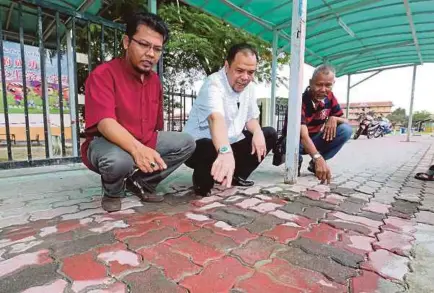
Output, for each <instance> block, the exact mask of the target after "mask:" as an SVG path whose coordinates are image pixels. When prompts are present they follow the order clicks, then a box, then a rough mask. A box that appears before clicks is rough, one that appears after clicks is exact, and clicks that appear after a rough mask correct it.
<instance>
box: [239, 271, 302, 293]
mask: <svg viewBox="0 0 434 293" xmlns="http://www.w3.org/2000/svg"><path fill="white" fill-rule="evenodd" d="M235 288H236V289H240V290H243V292H249V293H264V292H270V293H271V292H272V293H304V292H305V291H302V290H300V289H296V288H293V287H289V286H285V285H283V284H280V283H278V282H275V281H273V280H272V279H271V278H270V277H269V276H267V275H266V274H262V273H258V272H256V273H255V274H254V275H253V276H252V277H251V278H248V279H245V280H242V281H241V282H238V284H237V285H236V286H235Z"/></svg>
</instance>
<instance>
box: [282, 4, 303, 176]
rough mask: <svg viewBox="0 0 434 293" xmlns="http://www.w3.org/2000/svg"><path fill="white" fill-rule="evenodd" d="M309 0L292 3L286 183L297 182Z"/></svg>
mask: <svg viewBox="0 0 434 293" xmlns="http://www.w3.org/2000/svg"><path fill="white" fill-rule="evenodd" d="M306 9H307V0H294V1H293V3H292V28H291V34H292V35H291V37H292V38H291V65H290V71H291V80H290V83H291V87H290V94H289V100H288V119H287V135H286V160H285V165H286V167H285V178H284V181H285V183H289V184H295V183H297V176H298V156H299V148H300V126H301V125H300V123H301V105H302V98H301V96H302V92H303V89H302V87H303V65H304V52H305V41H306Z"/></svg>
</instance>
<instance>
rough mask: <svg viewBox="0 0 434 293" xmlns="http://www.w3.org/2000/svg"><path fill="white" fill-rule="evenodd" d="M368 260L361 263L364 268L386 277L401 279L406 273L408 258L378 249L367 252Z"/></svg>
mask: <svg viewBox="0 0 434 293" xmlns="http://www.w3.org/2000/svg"><path fill="white" fill-rule="evenodd" d="M368 258H369V260H368V261H367V262H365V263H362V265H361V267H362V268H363V269H365V270H369V271H374V272H376V273H378V274H379V275H380V276H383V277H384V278H388V279H396V280H400V281H403V279H404V275H405V274H407V273H408V263H409V259H408V258H406V257H402V256H399V255H396V254H394V253H391V252H389V251H387V250H384V249H380V250H377V251H374V252H371V253H369V257H368Z"/></svg>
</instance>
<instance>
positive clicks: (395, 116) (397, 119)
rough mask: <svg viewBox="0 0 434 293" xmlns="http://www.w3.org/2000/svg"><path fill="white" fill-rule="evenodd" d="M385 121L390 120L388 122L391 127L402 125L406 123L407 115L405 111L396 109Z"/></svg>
mask: <svg viewBox="0 0 434 293" xmlns="http://www.w3.org/2000/svg"><path fill="white" fill-rule="evenodd" d="M387 119H389V120H390V122H391V123H392V124H393V125H404V124H406V123H407V119H408V117H407V114H406V113H405V109H403V108H398V109H396V110H395V111H393V112H392V113H391V114H389V115H388V116H387Z"/></svg>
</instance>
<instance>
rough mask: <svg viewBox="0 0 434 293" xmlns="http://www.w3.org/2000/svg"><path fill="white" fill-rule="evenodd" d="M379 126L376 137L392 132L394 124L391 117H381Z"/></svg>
mask: <svg viewBox="0 0 434 293" xmlns="http://www.w3.org/2000/svg"><path fill="white" fill-rule="evenodd" d="M378 123H379V127H378V128H377V131H376V132H375V134H374V137H375V138H377V137H380V136H381V137H383V136H385V135H386V134H389V133H391V132H392V124H391V123H390V121H389V119H387V118H383V117H381V118H379V121H378Z"/></svg>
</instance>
